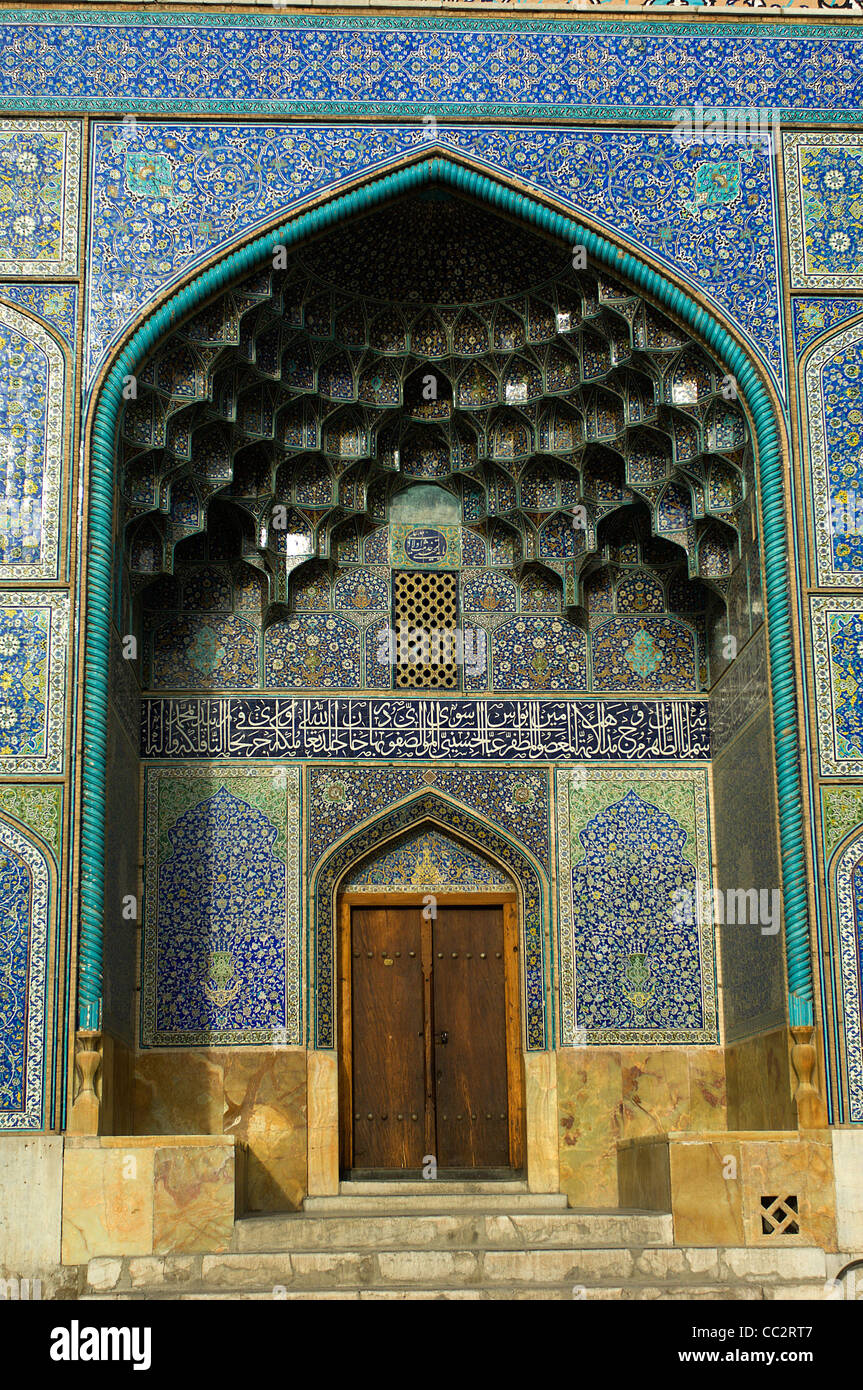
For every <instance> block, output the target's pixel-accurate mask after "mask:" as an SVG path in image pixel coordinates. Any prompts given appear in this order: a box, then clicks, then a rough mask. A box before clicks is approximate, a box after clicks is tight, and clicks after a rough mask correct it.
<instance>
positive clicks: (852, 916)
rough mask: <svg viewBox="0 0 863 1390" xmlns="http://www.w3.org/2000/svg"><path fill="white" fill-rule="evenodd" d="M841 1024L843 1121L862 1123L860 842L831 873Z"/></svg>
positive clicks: (862, 864) (845, 852)
mask: <svg viewBox="0 0 863 1390" xmlns="http://www.w3.org/2000/svg"><path fill="white" fill-rule="evenodd" d="M832 885H833V892H834V902H835V908H836V917H837V935H838V946H839V952H838V954H839V974H840V985H841V994H842V1022H843V1033H844V1039H845V1068H846V1078H847V1087H848V1112H847V1118H848V1120H850V1121H851V1122H852V1124H853V1123H858V1124H859V1123H860V1122H863V987H861V980H863V841H861V838H860V837H859V836H858V837H857V838H856V839H855V840H853V841H852V842H851V844H850V845H847V846H846V848H845V849H844V850H843V852H842V854H841V855H840V856H839V859H838V862H837V864H836V866H835V868H834V870H833V875H832Z"/></svg>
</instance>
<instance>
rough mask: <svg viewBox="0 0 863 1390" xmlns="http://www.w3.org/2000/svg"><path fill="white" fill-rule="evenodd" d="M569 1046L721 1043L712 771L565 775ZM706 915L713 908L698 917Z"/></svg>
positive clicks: (562, 818) (561, 795)
mask: <svg viewBox="0 0 863 1390" xmlns="http://www.w3.org/2000/svg"><path fill="white" fill-rule="evenodd" d="M557 789H558V824H559V826H560V834H559V841H558V855H559V874H560V880H559V881H560V885H561V886H560V894H561V899H560V972H561V1009H562V1017H561V1036H562V1041H563V1042H564V1043H565V1044H570V1045H571V1044H573V1043H578V1042H593V1043H605V1044H606V1045H614V1044H618V1045H620V1044H625V1043H644V1042H649V1041H654V1042H656V1043H657V1044H660V1043H687V1044H696V1043H697V1044H700V1043H715V1042H716V1041H718V1033H717V1018H716V994H715V976H714V944H713V925H712V923H711V922H703V921H701V920H693V921H692V922H690V923H687V922H686V921H685V920H683V921H678V920H677V917H685V914H684V913H681V912H679V911H676V908H677V905H678V903H679V902H680V899H679V898H678V897H677V896H676V895H677V894H679V893H681V892H689V893H691V894H692V895H693V903H695V902H700V898H699V888H698V887H697V886H696V885H697V884H701V885H703V886H705V887H707V888H709V885H710V853H709V840H708V820H707V796H706V785H705V781H704V777H703V774H698V773H693V772H683V771H667V772H660V773H654V772H652V771H648V770H637V771H636V770H633V771H631V772H630V771H622V770H616V771H614V772H610V773H602V772H598V771H597V770H596V769H589V768H582V769H574V770H564V771H560V772H558V773H557ZM697 915H698V918H699V919H700V918H701V912H700V910H699V911H698V914H697Z"/></svg>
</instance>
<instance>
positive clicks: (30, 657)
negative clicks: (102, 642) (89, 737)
mask: <svg viewBox="0 0 863 1390" xmlns="http://www.w3.org/2000/svg"><path fill="white" fill-rule="evenodd" d="M68 641H69V599H68V596H67V595H66V594H65V593H61V592H56V591H54V592H52V591H48V590H34V589H27V590H24V589H17V590H16V589H6V590H2V591H0V656H1V657H2V664H3V675H2V677H0V774H5V775H12V776H15V775H16V774H20V773H35V774H38V773H42V774H50V773H59V772H62V771H63V769H64V758H65V742H64V740H65V721H66V654H67V645H68Z"/></svg>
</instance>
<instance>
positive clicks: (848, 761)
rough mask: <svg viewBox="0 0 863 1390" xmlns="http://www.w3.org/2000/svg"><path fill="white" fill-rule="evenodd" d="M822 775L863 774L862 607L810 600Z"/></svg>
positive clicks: (850, 601) (852, 600)
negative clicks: (861, 772)
mask: <svg viewBox="0 0 863 1390" xmlns="http://www.w3.org/2000/svg"><path fill="white" fill-rule="evenodd" d="M809 602H810V613H811V622H812V651H813V657H814V662H815V694H816V718H817V724H818V753H819V760H820V765H821V773H822V776H827V777H830V776H847V775H849V774H851V775H853V774H855V773H860V771H861V770H863V604H861V600H860V598H859V597H857V596H854V597H851V596H848V597H835V598H822V597H814V598H810V601H809Z"/></svg>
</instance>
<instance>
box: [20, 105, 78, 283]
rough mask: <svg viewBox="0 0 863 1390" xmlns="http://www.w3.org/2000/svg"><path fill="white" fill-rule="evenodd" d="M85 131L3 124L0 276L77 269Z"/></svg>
mask: <svg viewBox="0 0 863 1390" xmlns="http://www.w3.org/2000/svg"><path fill="white" fill-rule="evenodd" d="M80 184H81V126H80V124H79V122H78V121H27V120H6V121H0V202H2V206H3V208H4V212H5V216H4V218H3V220H2V224H0V275H15V276H24V277H26V276H28V275H74V274H75V273H76V272H77V269H78V208H79V204H80V195H81V190H80Z"/></svg>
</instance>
